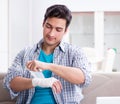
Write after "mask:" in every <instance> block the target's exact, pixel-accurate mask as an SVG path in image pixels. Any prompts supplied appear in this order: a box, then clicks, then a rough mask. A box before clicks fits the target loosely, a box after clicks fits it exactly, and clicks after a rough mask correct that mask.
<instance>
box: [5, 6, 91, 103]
mask: <svg viewBox="0 0 120 104" xmlns="http://www.w3.org/2000/svg"><path fill="white" fill-rule="evenodd" d="M71 19H72V16H71V12H70V10H69V9H68V8H67V7H66V6H65V5H53V6H50V7H49V8H48V9H47V10H46V13H45V16H44V21H43V39H42V40H41V41H40V42H39V43H37V44H36V45H34V46H33V47H28V48H25V49H23V50H22V51H21V52H20V53H19V54H18V55H17V57H16V58H15V60H14V62H13V64H12V66H11V67H10V68H9V70H8V73H7V75H6V76H5V79H4V85H5V87H6V88H7V89H8V90H9V92H10V95H11V97H12V98H14V97H16V96H17V102H16V104H79V103H80V101H81V100H82V98H83V95H82V88H83V87H85V86H88V85H89V83H90V82H91V75H90V70H91V68H90V65H89V63H88V61H87V59H86V57H85V55H84V53H83V52H82V50H81V49H80V48H78V47H76V46H72V45H70V44H68V43H65V42H63V40H62V39H63V36H64V35H65V33H66V32H67V30H68V26H69V24H70V22H71Z"/></svg>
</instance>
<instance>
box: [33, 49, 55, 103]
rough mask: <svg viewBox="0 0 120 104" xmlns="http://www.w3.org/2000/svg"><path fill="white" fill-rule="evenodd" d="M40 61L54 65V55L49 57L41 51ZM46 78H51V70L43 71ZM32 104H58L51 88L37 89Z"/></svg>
mask: <svg viewBox="0 0 120 104" xmlns="http://www.w3.org/2000/svg"><path fill="white" fill-rule="evenodd" d="M38 60H40V61H42V62H47V63H52V62H53V53H51V54H49V55H47V54H45V53H44V51H43V50H41V52H40V55H39V58H38ZM42 73H43V75H44V77H45V78H49V77H51V74H52V72H51V71H50V70H44V71H42ZM31 104H56V101H55V99H54V96H53V92H52V89H51V88H41V87H35V94H34V96H33V98H32V100H31Z"/></svg>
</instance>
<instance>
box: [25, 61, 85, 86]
mask: <svg viewBox="0 0 120 104" xmlns="http://www.w3.org/2000/svg"><path fill="white" fill-rule="evenodd" d="M27 68H28V69H30V70H32V71H37V70H39V69H41V70H45V69H49V70H51V71H52V72H54V73H55V74H57V75H58V76H60V77H62V78H63V79H65V80H67V81H69V82H70V83H74V84H81V83H84V81H85V77H84V73H83V72H82V70H80V69H79V68H74V67H66V66H62V65H57V64H52V63H44V62H40V61H37V60H33V61H29V62H28V63H27Z"/></svg>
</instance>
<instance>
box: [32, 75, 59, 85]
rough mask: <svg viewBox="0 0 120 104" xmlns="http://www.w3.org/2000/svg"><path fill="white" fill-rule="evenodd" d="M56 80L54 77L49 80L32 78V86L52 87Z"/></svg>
mask: <svg viewBox="0 0 120 104" xmlns="http://www.w3.org/2000/svg"><path fill="white" fill-rule="evenodd" d="M56 81H57V79H56V78H54V77H51V78H33V79H32V85H33V86H34V87H36V86H39V87H52V85H53V83H54V82H56Z"/></svg>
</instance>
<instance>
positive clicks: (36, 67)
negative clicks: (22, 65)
mask: <svg viewBox="0 0 120 104" xmlns="http://www.w3.org/2000/svg"><path fill="white" fill-rule="evenodd" d="M26 67H27V68H28V69H30V70H31V71H40V70H45V69H47V63H45V62H41V61H37V60H32V61H28V62H27V64H26Z"/></svg>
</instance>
